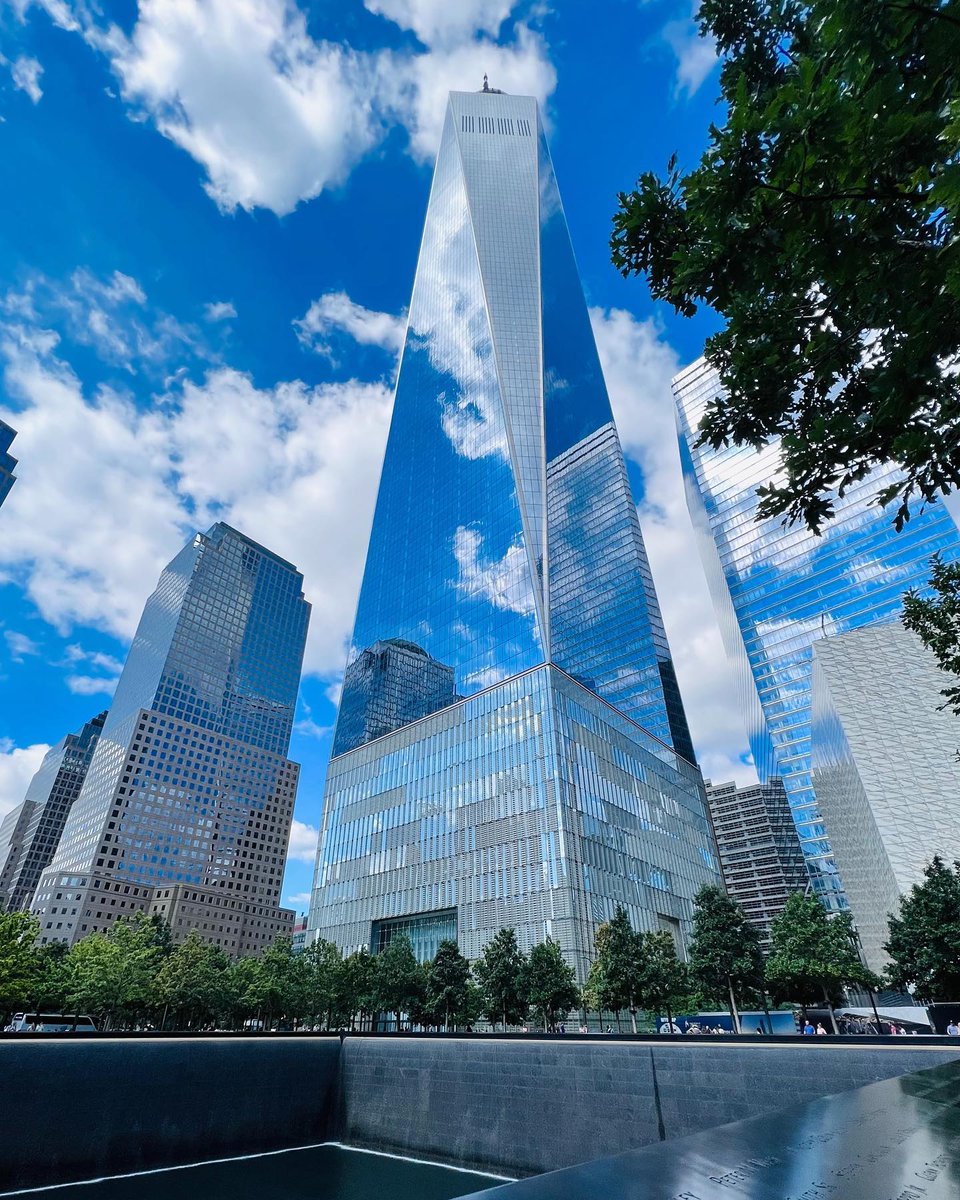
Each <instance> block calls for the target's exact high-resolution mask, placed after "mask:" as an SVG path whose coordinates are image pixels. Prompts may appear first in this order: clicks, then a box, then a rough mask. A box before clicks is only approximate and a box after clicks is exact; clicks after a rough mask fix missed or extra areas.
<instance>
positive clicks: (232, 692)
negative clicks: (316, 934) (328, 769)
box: [33, 522, 310, 954]
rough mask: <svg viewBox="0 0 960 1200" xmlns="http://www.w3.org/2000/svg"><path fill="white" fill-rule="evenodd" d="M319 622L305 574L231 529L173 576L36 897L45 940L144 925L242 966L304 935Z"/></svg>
mask: <svg viewBox="0 0 960 1200" xmlns="http://www.w3.org/2000/svg"><path fill="white" fill-rule="evenodd" d="M309 616H310V606H309V604H307V602H306V601H305V600H304V598H303V576H302V575H301V574H300V572H299V571H298V570H297V569H296V567H294V566H293V565H292V564H291V563H288V562H285V561H284V560H283V559H282V558H279V557H278V556H277V555H275V554H273V553H272V552H271V551H269V550H267V549H265V548H264V547H263V546H260V545H258V544H257V543H256V542H253V541H251V540H250V539H249V538H247V537H245V536H244V535H243V534H242V533H238V532H237V530H235V529H231V528H230V526H229V525H224V524H222V523H221V522H218V523H217V524H216V525H214V526H213V527H212V528H211V529H210V530H209V531H208V532H207V533H206V534H197V535H196V537H194V538H193V539H192V540H191V542H190V543H189V544H188V545H187V546H185V547H184V548H183V550H181V551H180V553H179V554H178V555H177V556H176V558H174V560H173V561H172V562H171V563H170V565H169V566H168V567H167V568H166V569H165V570H164V571H163V574H162V575H161V576H160V582H159V583H158V584H157V588H156V590H155V591H154V593H153V594H152V595H151V596H150V598H149V599H148V600H147V604H146V607H145V609H144V612H143V616H142V617H141V619H140V625H139V627H138V628H137V632H136V636H135V637H134V640H133V645H132V646H131V647H130V653H129V654H128V656H127V661H126V663H125V664H124V668H123V673H122V674H121V676H120V681H119V683H118V684H117V691H116V694H115V696H114V699H113V704H112V705H111V707H110V712H109V715H108V716H107V720H106V722H105V724H104V726H103V732H102V733H101V735H100V739H99V742H98V743H97V748H96V750H95V752H94V755H93V761H92V762H91V764H90V769H89V771H88V772H87V776H86V779H85V781H84V784H83V788H82V789H81V792H80V795H79V797H78V798H77V800H76V802H75V803H74V805H73V807H72V809H71V810H70V815H69V817H68V818H67V823H66V826H65V828H64V831H63V836H62V837H61V839H60V845H59V847H58V849H57V852H56V855H55V856H54V859H53V861H52V862H51V864H50V866H49V868H48V869H47V870H46V871H45V872H44V873H43V876H42V878H41V880H40V884H39V886H38V887H37V893H36V897H35V899H34V903H33V911H34V912H35V913H36V914H37V915H38V916H39V918H40V925H41V927H40V938H41V942H44V941H64V942H71V943H72V942H74V941H76V940H78V939H79V938H81V937H83V936H84V935H85V934H87V933H91V932H93V931H94V930H101V929H106V928H108V927H109V926H110V925H111V924H112V922H113V921H115V920H116V919H117V917H120V916H131V915H132V914H133V913H135V912H146V913H150V914H153V913H157V914H159V915H161V916H163V917H164V918H165V919H166V920H167V921H168V922H169V923H170V926H171V930H172V932H173V935H174V937H175V939H177V940H181V939H182V938H185V937H186V936H187V934H188V933H189V932H190V931H191V929H196V930H197V931H198V932H199V933H200V934H201V936H202V937H204V938H206V939H207V940H209V941H213V942H216V943H217V944H218V945H220V946H222V947H223V949H224V950H226V951H227V952H228V953H229V954H241V953H247V954H251V953H252V954H256V953H259V951H261V950H262V949H264V948H265V947H266V946H267V945H268V944H269V943H270V941H272V939H273V938H274V937H275V936H276V935H277V934H278V933H280V932H283V933H291V932H292V929H293V917H294V914H293V912H288V911H287V910H282V909H278V907H277V905H278V902H279V897H280V885H281V882H282V878H283V869H284V862H285V857H286V850H287V842H288V840H289V835H290V822H291V820H292V816H293V803H294V798H295V796H296V790H297V773H298V768H297V764H296V763H292V762H289V761H288V760H287V758H286V753H287V749H288V747H289V743H290V732H291V729H292V727H293V714H294V708H295V705H296V700H297V688H298V686H299V682H300V667H301V664H302V661H303V649H304V643H305V640H306V634H307V622H308V620H309Z"/></svg>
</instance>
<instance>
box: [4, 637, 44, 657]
mask: <svg viewBox="0 0 960 1200" xmlns="http://www.w3.org/2000/svg"><path fill="white" fill-rule="evenodd" d="M3 639H4V641H5V642H6V643H7V650H8V651H9V653H10V657H11V658H12V659H13V661H14V662H16V663H20V662H23V660H24V658H25V657H27V655H34V654H39V653H40V647H39V646H38V645H37V643H36V642H35V641H34V640H33V638H31V637H27V635H26V634H25V633H18V632H17V631H16V630H15V629H5V630H4V632H3Z"/></svg>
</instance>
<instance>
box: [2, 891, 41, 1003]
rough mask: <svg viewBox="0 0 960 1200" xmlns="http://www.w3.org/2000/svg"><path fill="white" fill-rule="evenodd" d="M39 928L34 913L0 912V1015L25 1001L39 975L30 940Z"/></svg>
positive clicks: (32, 990)
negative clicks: (32, 915)
mask: <svg viewBox="0 0 960 1200" xmlns="http://www.w3.org/2000/svg"><path fill="white" fill-rule="evenodd" d="M39 932H40V923H39V921H37V919H36V917H31V916H30V915H29V914H28V913H22V912H0V1015H3V1014H4V1013H10V1012H12V1011H13V1010H14V1009H15V1008H17V1006H18V1005H21V1004H26V1003H27V1002H28V999H29V997H30V996H32V995H33V994H34V991H35V988H36V986H37V983H38V981H39V978H40V971H39V962H38V958H37V954H36V951H35V950H34V940H35V939H36V937H37V934H38V933H39Z"/></svg>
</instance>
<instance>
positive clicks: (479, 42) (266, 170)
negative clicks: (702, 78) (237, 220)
mask: <svg viewBox="0 0 960 1200" xmlns="http://www.w3.org/2000/svg"><path fill="white" fill-rule="evenodd" d="M36 3H38V4H40V5H41V6H42V7H44V8H45V9H46V10H47V12H48V13H49V14H50V15H51V17H52V18H53V20H54V21H55V22H56V23H57V24H59V25H60V26H61V27H63V28H64V29H71V30H74V31H76V32H79V33H80V34H81V35H82V36H83V37H84V38H85V40H86V41H87V42H88V43H89V44H90V45H91V46H92V47H93V48H94V49H96V50H98V51H100V52H102V53H103V54H105V55H106V56H107V58H108V59H109V60H110V63H111V65H112V67H113V69H114V71H115V72H116V74H117V77H118V79H119V81H120V91H121V94H122V98H123V100H124V102H125V103H126V104H127V106H128V111H129V113H130V116H131V119H133V120H139V121H144V120H149V121H151V122H152V123H153V125H154V126H155V127H156V128H157V129H158V130H159V132H160V133H161V134H163V135H164V136H165V137H167V138H169V139H170V140H171V141H173V142H175V143H176V144H177V145H178V146H180V147H181V148H182V149H184V150H185V151H186V152H187V153H188V154H190V155H191V156H192V157H193V158H194V159H195V160H196V161H197V162H198V163H199V164H200V166H201V167H202V168H203V170H204V172H205V173H206V183H205V185H204V186H205V188H206V191H207V192H208V194H209V195H210V196H211V197H212V198H213V199H214V201H215V202H216V203H217V204H218V205H219V206H220V208H221V209H223V210H225V211H233V210H234V209H236V208H238V207H239V208H243V209H245V210H247V211H250V210H252V209H254V208H258V207H260V208H268V209H272V210H273V211H274V212H275V213H277V214H279V215H283V214H285V213H288V212H290V211H292V210H293V209H294V208H295V207H296V205H297V204H298V203H299V202H300V201H302V200H309V199H311V198H313V197H314V196H317V195H319V193H320V192H321V191H323V190H324V189H327V188H331V187H336V186H338V185H340V184H341V183H343V181H344V180H345V179H346V178H347V176H348V175H349V173H350V171H351V170H352V169H353V167H354V166H355V165H356V164H357V163H358V162H359V161H360V160H361V158H363V156H364V155H365V154H367V153H368V152H369V151H370V150H372V149H373V148H374V147H375V146H376V145H377V144H379V143H380V142H381V141H382V140H383V138H384V137H385V136H386V134H387V132H388V131H389V129H390V128H391V127H392V126H395V125H397V124H400V125H403V126H405V127H406V128H407V130H408V133H409V135H410V148H411V152H412V153H413V154H414V156H415V157H416V158H418V159H421V160H427V159H429V158H431V157H432V156H433V154H434V153H435V152H436V148H437V143H438V139H439V133H440V127H441V122H442V120H443V113H444V108H445V103H446V94H447V92H448V91H449V90H451V89H461V88H465V87H466V88H470V87H475V88H479V87H480V84H481V80H482V77H483V74H484V72H485V71H486V72H489V75H490V81H491V84H492V85H493V86H496V87H499V88H501V89H503V90H505V91H509V92H514V93H528V94H531V95H535V96H537V97H538V98H539V99H540V100H545V99H546V97H547V96H548V95H549V94H550V93H551V92H552V90H553V88H554V86H555V84H556V73H555V71H554V69H553V67H552V66H551V64H550V62H549V60H548V56H547V47H546V44H545V42H544V40H543V38H542V37H541V36H540V35H539V34H538V33H536V32H534V31H533V30H531V29H530V28H529V27H528V26H527V25H524V24H519V25H518V26H517V27H516V29H515V31H514V34H513V40H512V41H511V42H510V43H508V44H506V45H498V44H497V43H496V42H494V41H492V40H490V39H489V38H488V37H487V36H485V35H486V34H492V33H493V32H494V31H495V30H496V29H498V28H499V25H500V24H501V22H502V20H503V18H504V17H505V16H506V15H507V14H508V13H509V11H510V9H511V7H512V4H511V3H510V2H509V0H463V2H461V0H457V2H456V3H452V2H449V0H411V2H409V3H402V2H401V0H371V7H373V8H374V9H375V11H378V12H380V13H382V14H383V15H384V16H386V17H388V18H389V19H390V20H393V21H395V22H396V23H398V24H400V25H401V26H403V27H404V28H408V29H413V30H415V31H416V32H417V33H418V36H420V37H421V39H423V40H426V41H427V43H428V44H429V47H430V48H429V49H427V50H425V51H424V52H418V51H415V50H412V49H406V50H401V51H398V50H392V51H391V50H385V49H369V50H366V49H365V50H363V51H355V50H353V49H351V48H350V47H348V46H343V45H336V44H333V43H330V42H326V41H322V40H316V39H315V38H313V37H312V36H311V34H310V33H309V31H308V29H307V23H306V19H305V16H304V14H303V12H302V11H301V10H300V8H299V7H298V6H297V3H296V2H295V0H141V2H140V5H139V10H138V16H137V21H136V24H135V25H134V27H133V30H132V31H131V33H130V34H129V36H128V35H127V34H126V33H124V32H123V31H122V30H121V29H120V28H119V26H117V25H109V24H104V23H103V20H102V19H101V18H99V17H97V16H96V15H95V13H94V10H93V9H92V8H91V7H89V6H88V5H87V4H86V3H84V2H83V0H75V2H74V4H73V6H72V7H71V6H68V5H67V4H66V3H65V2H64V0H36ZM478 33H479V34H480V36H479V37H478V36H477V34H478Z"/></svg>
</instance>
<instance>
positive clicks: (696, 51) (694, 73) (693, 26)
mask: <svg viewBox="0 0 960 1200" xmlns="http://www.w3.org/2000/svg"><path fill="white" fill-rule="evenodd" d="M697 7H699V6H698V5H695V8H694V15H693V16H691V17H689V18H683V19H682V20H679V21H669V22H668V23H667V24H666V25H664V27H663V40H664V41H665V42H666V43H667V45H668V46H669V47H670V49H671V50H672V51H673V53H674V55H675V57H676V60H677V76H676V81H675V85H674V90H675V93H676V95H678V96H679V95H682V94H684V93H685V94H686V95H687V96H688V97H689V96H692V95H694V93H696V92H697V91H698V90H699V88H700V85H701V84H702V83H703V81H704V80H705V79H706V78H707V76H708V75H709V74H710V72H711V71H712V70H713V68H714V67H715V66H716V65H717V62H718V61H719V59H718V57H717V43H716V42H715V41H714V39H713V38H712V37H701V36H700V30H699V28H698V26H697V21H696V8H697Z"/></svg>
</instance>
